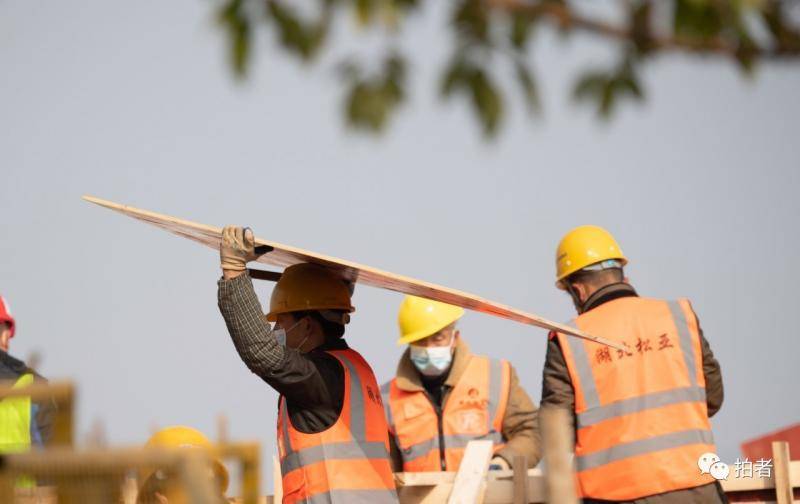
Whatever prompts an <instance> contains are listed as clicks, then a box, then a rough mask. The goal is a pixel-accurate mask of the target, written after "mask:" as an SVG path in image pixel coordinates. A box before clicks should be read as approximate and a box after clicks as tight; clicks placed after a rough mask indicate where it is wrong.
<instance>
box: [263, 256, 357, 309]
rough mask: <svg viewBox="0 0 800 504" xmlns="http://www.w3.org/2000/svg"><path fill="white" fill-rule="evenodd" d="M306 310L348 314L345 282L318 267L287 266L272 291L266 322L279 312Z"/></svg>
mask: <svg viewBox="0 0 800 504" xmlns="http://www.w3.org/2000/svg"><path fill="white" fill-rule="evenodd" d="M306 310H342V311H344V312H347V313H352V312H354V311H355V310H356V309H355V307H354V306H353V305H352V304H350V289H349V288H348V287H347V284H346V283H345V281H344V280H343V279H342V278H340V277H338V276H337V275H336V274H335V273H333V272H332V271H331V270H329V269H327V268H324V267H322V266H319V265H316V264H311V263H301V264H295V265H292V266H289V267H288V268H286V269H285V270H284V271H283V274H282V275H281V278H280V280H278V283H277V284H275V288H274V289H273V290H272V297H271V298H270V300H269V313H268V314H267V320H268V321H270V322H275V320H277V317H276V315H278V314H279V313H290V312H296V311H306Z"/></svg>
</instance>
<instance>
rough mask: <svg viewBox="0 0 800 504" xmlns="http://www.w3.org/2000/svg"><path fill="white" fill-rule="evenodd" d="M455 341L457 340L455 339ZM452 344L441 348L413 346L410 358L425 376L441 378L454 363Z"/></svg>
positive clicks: (410, 350) (410, 349)
mask: <svg viewBox="0 0 800 504" xmlns="http://www.w3.org/2000/svg"><path fill="white" fill-rule="evenodd" d="M453 340H455V338H453ZM452 348H453V346H452V343H451V344H450V345H447V346H441V347H422V346H415V345H411V346H410V348H409V357H411V362H413V363H414V366H415V367H416V368H417V370H419V372H420V373H422V374H423V375H425V376H441V375H442V373H444V372H445V371H447V370H448V369H449V368H450V364H451V363H452V362H453V352H452Z"/></svg>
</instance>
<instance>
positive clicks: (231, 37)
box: [217, 0, 800, 138]
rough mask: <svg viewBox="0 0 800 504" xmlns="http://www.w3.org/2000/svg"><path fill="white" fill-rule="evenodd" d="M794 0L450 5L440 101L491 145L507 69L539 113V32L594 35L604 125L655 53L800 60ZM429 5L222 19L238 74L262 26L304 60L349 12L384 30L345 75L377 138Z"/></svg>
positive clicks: (350, 101) (371, 0)
mask: <svg viewBox="0 0 800 504" xmlns="http://www.w3.org/2000/svg"><path fill="white" fill-rule="evenodd" d="M429 1H432V0H429ZM798 3H800V2H795V1H794V0H617V3H616V7H617V11H618V12H621V13H622V15H620V16H618V18H619V19H618V21H617V22H613V21H609V20H608V19H607V16H599V15H592V14H591V13H588V12H585V8H584V9H583V10H582V9H581V8H580V7H581V6H580V3H579V2H577V1H567V0H451V1H450V2H449V4H448V8H449V9H450V18H449V24H448V29H449V33H450V36H451V37H452V40H453V42H452V43H453V54H452V56H451V58H450V59H449V61H448V62H447V63H446V64H445V66H444V68H443V69H442V70H441V83H440V91H441V95H442V96H443V97H444V98H451V97H458V98H461V99H466V102H467V103H468V104H469V106H470V108H471V109H472V110H473V111H474V113H475V116H476V118H477V120H478V122H479V123H480V125H481V128H482V131H483V133H484V135H485V136H486V137H487V138H491V137H494V136H495V135H497V133H498V132H499V131H500V128H501V126H502V123H503V120H504V118H505V114H506V110H507V109H508V105H506V103H507V102H508V101H509V97H508V93H509V90H508V89H503V87H502V86H501V85H500V84H499V82H500V81H508V80H509V79H503V78H502V74H504V73H505V74H508V76H510V77H511V80H512V81H514V82H516V83H517V86H518V91H519V92H520V93H521V99H522V100H523V102H524V103H525V105H526V108H527V109H528V110H529V111H530V112H532V113H538V112H540V111H541V108H542V107H541V101H540V98H539V92H538V86H537V80H536V75H535V73H534V71H533V70H532V68H531V60H532V59H533V57H532V53H533V50H534V45H535V44H534V41H535V34H536V32H537V28H538V27H539V26H540V25H545V24H549V25H551V26H555V27H556V28H557V29H558V30H559V32H560V33H561V34H562V36H563V37H570V36H572V35H575V34H578V33H588V34H591V35H594V36H595V37H598V38H599V39H605V40H607V41H608V42H609V43H610V44H613V47H615V48H617V51H618V63H617V64H615V65H611V66H610V67H609V68H605V69H597V68H593V69H587V70H585V71H584V73H582V74H581V75H578V76H577V78H576V84H575V87H574V89H573V93H572V94H573V97H574V99H575V100H576V101H577V102H586V103H588V104H590V105H591V106H593V107H594V108H595V109H596V110H597V112H598V115H599V117H601V118H605V119H607V118H609V117H611V115H612V114H613V112H614V111H615V110H616V108H617V107H618V105H619V104H620V103H621V102H622V101H624V100H629V101H631V100H635V101H640V100H642V98H643V96H644V92H643V89H642V84H641V82H640V74H641V71H640V69H641V68H642V67H643V65H644V64H645V63H646V62H647V61H648V60H650V59H651V58H654V57H656V56H657V55H658V54H660V53H666V52H686V53H691V54H697V55H701V56H706V57H714V58H718V59H728V60H731V61H733V62H735V63H736V64H737V65H738V66H739V67H740V69H741V70H742V71H743V72H744V73H746V74H748V75H749V74H752V73H753V72H754V70H755V67H756V64H757V63H758V62H760V61H767V60H776V59H791V60H796V59H798V57H800V19H798V18H800V12H798V11H799V10H800V8H799V7H798ZM585 5H586V4H585V3H584V7H585ZM301 7H302V8H303V9H302V12H301V9H300V8H301ZM422 8H423V1H422V0H305V1H304V2H297V1H296V0H295V1H290V0H225V1H224V3H223V4H222V5H220V6H219V9H218V11H217V14H218V16H217V18H218V20H219V23H220V26H221V27H222V28H223V30H224V32H225V33H226V35H227V41H228V52H229V60H230V64H231V68H232V70H233V72H234V74H235V75H236V76H237V77H240V78H244V77H246V75H247V72H248V70H249V69H250V67H251V66H252V65H253V61H252V59H253V57H252V46H253V43H254V42H253V39H254V37H253V32H254V30H255V29H257V28H258V29H266V30H267V31H271V32H272V33H273V34H274V37H275V38H276V40H277V42H278V43H279V44H280V47H281V48H282V49H283V50H284V51H285V53H286V54H287V55H289V56H292V57H295V58H297V59H299V60H300V61H302V62H307V63H311V62H314V61H315V57H316V56H317V55H318V54H319V53H320V52H321V51H323V50H324V49H325V47H326V45H327V44H329V43H330V42H331V41H330V39H329V33H330V31H331V26H332V24H333V23H334V22H335V21H336V17H337V14H339V13H343V12H344V13H348V14H350V15H351V17H352V18H353V19H355V21H356V23H357V24H358V26H359V27H360V28H362V31H365V32H366V31H372V32H375V31H378V32H379V33H380V34H381V36H382V37H385V38H386V40H387V43H386V44H385V45H386V46H387V47H390V49H387V50H386V52H385V54H384V55H383V57H382V60H381V61H380V63H379V65H378V67H377V68H376V69H375V70H374V71H369V70H365V67H366V66H368V65H367V64H368V63H369V61H364V60H366V59H368V58H364V57H361V58H358V57H352V56H351V57H348V58H346V59H345V60H344V61H341V62H339V63H338V68H339V70H340V75H341V76H342V82H343V83H344V86H345V90H344V108H343V111H344V117H345V120H346V123H347V124H348V125H349V126H350V127H352V128H355V129H357V130H361V131H368V132H380V131H383V130H384V129H385V128H386V126H387V124H388V123H389V121H390V119H391V118H392V117H393V115H394V114H395V112H396V111H397V109H398V108H399V106H400V105H401V104H402V103H403V102H404V100H405V97H406V95H407V91H406V89H407V86H408V79H407V73H408V72H407V68H408V65H409V64H408V61H407V59H408V57H407V56H406V55H404V54H403V52H402V47H401V46H402V37H401V36H400V35H399V34H400V32H401V30H402V28H403V26H404V25H406V24H409V23H412V22H413V21H414V16H413V15H412V14H416V15H417V16H419V15H420V12H421V11H422ZM665 17H667V18H668V19H664V18H665ZM410 57H411V58H412V59H413V55H410ZM375 63H377V62H373V66H374V64H375Z"/></svg>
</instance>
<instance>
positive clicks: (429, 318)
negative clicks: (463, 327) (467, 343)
mask: <svg viewBox="0 0 800 504" xmlns="http://www.w3.org/2000/svg"><path fill="white" fill-rule="evenodd" d="M462 315H464V309H463V308H461V307H460V306H453V305H449V304H447V303H441V302H439V301H433V300H432V299H426V298H421V297H417V296H406V297H405V299H403V303H402V304H401V305H400V312H399V313H398V314H397V323H398V325H399V326H400V339H398V340H397V344H398V345H404V344H406V343H413V342H415V341H419V340H421V339H423V338H427V337H428V336H430V335H432V334H434V333H437V332H439V331H441V330H442V329H444V328H445V327H447V326H449V325H450V324H452V323H453V322H455V321H456V320H458V319H460V318H461V316H462Z"/></svg>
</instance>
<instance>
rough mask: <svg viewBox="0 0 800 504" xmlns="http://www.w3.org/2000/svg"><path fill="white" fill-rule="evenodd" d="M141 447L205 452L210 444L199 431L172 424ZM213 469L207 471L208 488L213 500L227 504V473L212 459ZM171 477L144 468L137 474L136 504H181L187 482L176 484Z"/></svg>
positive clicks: (177, 482) (185, 496) (176, 480)
mask: <svg viewBox="0 0 800 504" xmlns="http://www.w3.org/2000/svg"><path fill="white" fill-rule="evenodd" d="M145 448H163V449H181V450H183V449H190V450H205V451H210V450H212V449H213V446H212V445H211V442H210V441H209V440H208V438H207V437H206V436H205V435H204V434H203V433H202V432H200V431H199V430H197V429H194V428H192V427H187V426H185V425H175V426H172V427H165V428H163V429H161V430H159V431H158V432H156V433H155V434H153V435H152V436H151V437H150V439H149V440H147V443H146V444H145ZM212 460H213V467H212V468H210V471H209V475H210V477H211V478H213V480H214V481H213V483H212V485H211V488H213V491H214V492H215V495H214V496H213V497H214V499H213V500H214V501H216V502H220V503H224V502H228V500H227V499H226V498H225V491H226V490H227V489H228V480H229V476H228V470H227V469H226V468H225V465H224V464H223V463H222V461H221V460H220V459H219V458H217V457H214V458H213V459H212ZM179 481H180V480H179V479H178V477H177V475H175V474H168V473H165V472H164V471H163V470H161V469H158V468H148V469H146V470H144V471H142V473H141V474H139V492H138V494H137V496H136V503H137V504H176V503H178V504H182V503H187V504H188V502H189V500H190V496H189V495H188V492H187V490H188V488H187V485H189V484H191V483H190V482H184V483H183V485H181V484H180V483H179Z"/></svg>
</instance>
